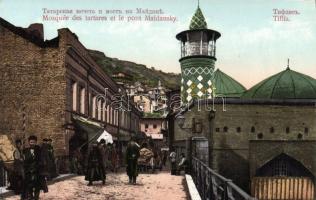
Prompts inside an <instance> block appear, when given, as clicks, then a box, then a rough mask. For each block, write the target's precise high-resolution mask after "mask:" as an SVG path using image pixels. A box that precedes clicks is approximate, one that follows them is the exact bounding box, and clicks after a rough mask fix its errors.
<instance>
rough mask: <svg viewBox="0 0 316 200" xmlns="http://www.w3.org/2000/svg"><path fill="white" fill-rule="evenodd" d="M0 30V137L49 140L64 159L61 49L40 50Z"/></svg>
mask: <svg viewBox="0 0 316 200" xmlns="http://www.w3.org/2000/svg"><path fill="white" fill-rule="evenodd" d="M0 26H1V27H0V44H1V45H0V60H1V62H0V83H1V87H0V110H1V117H0V133H1V134H5V135H9V136H10V138H11V139H12V140H15V139H17V138H23V137H24V136H25V137H24V138H27V137H28V136H29V135H31V134H34V135H36V136H38V139H39V142H41V140H42V139H43V138H45V137H49V138H52V139H53V145H54V147H55V149H56V153H57V155H63V154H65V149H64V147H65V138H64V129H63V125H64V116H65V113H64V110H65V104H66V99H65V91H66V82H65V78H64V76H65V68H64V53H63V52H64V49H63V48H57V47H40V46H39V45H38V44H35V43H34V42H31V41H30V40H28V39H25V38H24V37H21V36H20V35H17V34H15V33H13V32H12V31H10V30H9V29H8V28H6V27H4V26H2V25H0ZM21 32H22V34H25V33H24V32H23V31H21ZM42 44H44V43H42ZM23 107H24V108H23ZM23 109H24V111H23ZM23 112H25V114H26V129H25V133H23V131H22V126H23V123H22V118H23V117H22V113H23Z"/></svg>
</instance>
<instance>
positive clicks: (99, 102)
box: [97, 99, 102, 120]
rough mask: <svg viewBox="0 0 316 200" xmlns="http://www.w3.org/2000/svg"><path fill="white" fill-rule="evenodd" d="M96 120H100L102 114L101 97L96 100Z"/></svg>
mask: <svg viewBox="0 0 316 200" xmlns="http://www.w3.org/2000/svg"><path fill="white" fill-rule="evenodd" d="M97 111H98V120H101V116H102V102H101V99H99V100H98V108H97Z"/></svg>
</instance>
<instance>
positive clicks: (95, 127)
mask: <svg viewBox="0 0 316 200" xmlns="http://www.w3.org/2000/svg"><path fill="white" fill-rule="evenodd" d="M73 122H74V124H75V127H76V128H78V129H80V130H81V131H83V132H85V133H86V135H81V137H83V139H84V140H86V141H87V142H88V143H91V142H93V141H96V139H97V138H98V137H100V135H101V134H102V133H103V131H104V129H103V127H101V125H99V124H98V123H96V122H93V121H91V120H88V119H85V118H83V117H79V116H75V115H74V116H73Z"/></svg>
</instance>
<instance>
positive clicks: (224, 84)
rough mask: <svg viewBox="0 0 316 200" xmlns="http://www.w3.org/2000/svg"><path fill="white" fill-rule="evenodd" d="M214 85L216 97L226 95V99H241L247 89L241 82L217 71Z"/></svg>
mask: <svg viewBox="0 0 316 200" xmlns="http://www.w3.org/2000/svg"><path fill="white" fill-rule="evenodd" d="M213 84H214V86H215V94H216V95H225V96H226V97H240V96H241V95H242V94H243V93H244V92H245V90H246V88H245V87H244V86H243V85H241V84H240V83H239V82H237V81H236V80H234V79H233V78H232V77H230V76H228V75H227V74H225V73H224V72H222V71H220V70H219V69H217V70H216V71H215V72H214V79H213Z"/></svg>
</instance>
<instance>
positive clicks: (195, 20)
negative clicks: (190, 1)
mask: <svg viewBox="0 0 316 200" xmlns="http://www.w3.org/2000/svg"><path fill="white" fill-rule="evenodd" d="M195 29H207V23H206V21H205V18H204V15H203V13H202V10H201V9H200V6H198V7H197V9H196V11H195V14H194V15H193V17H192V19H191V23H190V30H195Z"/></svg>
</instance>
